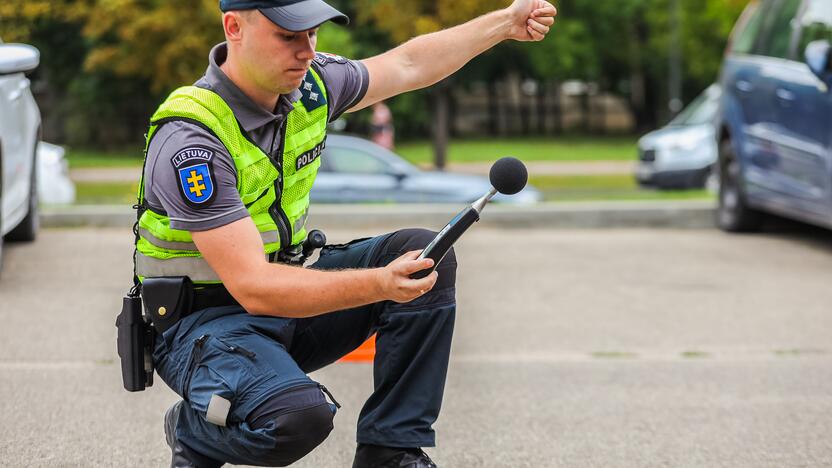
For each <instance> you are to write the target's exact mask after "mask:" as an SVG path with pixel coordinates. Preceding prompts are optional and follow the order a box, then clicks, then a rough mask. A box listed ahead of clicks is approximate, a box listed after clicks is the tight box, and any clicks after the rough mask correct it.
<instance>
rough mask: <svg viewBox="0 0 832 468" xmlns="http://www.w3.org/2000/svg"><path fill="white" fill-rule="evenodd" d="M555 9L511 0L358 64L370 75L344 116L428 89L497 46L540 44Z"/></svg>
mask: <svg viewBox="0 0 832 468" xmlns="http://www.w3.org/2000/svg"><path fill="white" fill-rule="evenodd" d="M555 15H557V10H556V9H555V7H554V6H553V5H552V4H551V3H549V2H547V1H544V0H515V2H514V3H513V4H512V5H511V6H510V7H508V8H506V9H503V10H498V11H494V12H491V13H488V14H486V15H483V16H480V17H479V18H476V19H474V20H472V21H469V22H467V23H465V24H462V25H459V26H456V27H453V28H450V29H445V30H443V31H439V32H435V33H432V34H425V35H423V36H419V37H417V38H415V39H411V40H410V41H408V42H406V43H404V44H402V45H400V46H399V47H396V48H395V49H392V50H390V51H388V52H385V53H383V54H381V55H377V56H375V57H372V58H369V59H366V60H363V61H362V62H363V63H364V65H365V66H366V67H367V70H368V72H369V76H370V84H369V88H368V89H367V94H366V95H365V96H364V99H362V100H361V101H360V102H359V103H358V104H356V105H355V106H354V107H353V108H352V109H350V112H354V111H357V110H360V109H363V108H365V107H368V106H370V105H372V104H375V103H376V102H379V101H383V100H385V99H387V98H389V97H392V96H396V95H398V94H401V93H405V92H407V91H413V90H415V89H421V88H425V87H428V86H430V85H433V84H435V83H437V82H439V81H441V80H443V79H445V78H446V77H448V76H450V75H451V74H452V73H454V72H456V71H457V70H459V69H460V68H462V67H463V65H465V64H466V63H468V62H469V61H470V60H471V59H473V58H474V57H476V56H477V55H479V54H481V53H483V52H485V51H486V50H488V49H490V48H492V47H494V46H495V45H497V44H498V43H500V42H502V41H504V40H507V39H514V40H517V41H540V40H543V38H544V37H546V35H547V34H548V33H549V28H550V27H551V26H552V25H553V24H554V22H555Z"/></svg>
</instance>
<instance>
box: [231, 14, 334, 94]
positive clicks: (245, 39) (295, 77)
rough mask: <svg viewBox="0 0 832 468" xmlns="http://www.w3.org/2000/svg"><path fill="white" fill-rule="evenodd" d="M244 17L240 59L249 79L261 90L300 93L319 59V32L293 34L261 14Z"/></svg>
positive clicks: (309, 31) (278, 92) (275, 92)
mask: <svg viewBox="0 0 832 468" xmlns="http://www.w3.org/2000/svg"><path fill="white" fill-rule="evenodd" d="M241 16H242V18H241V19H242V24H241V29H242V35H241V38H240V42H239V52H240V54H239V55H240V59H241V60H240V65H241V66H242V67H243V68H244V70H243V72H244V73H245V74H246V76H248V77H249V79H250V80H251V81H253V82H254V83H255V84H256V85H257V86H258V87H259V88H261V89H263V90H264V91H269V92H271V93H274V94H287V93H289V92H291V91H292V90H294V89H297V88H298V87H299V86H300V84H301V81H302V80H303V78H304V76H306V72H307V71H308V70H309V66H310V65H311V63H312V60H313V59H314V58H315V46H316V44H317V42H318V36H317V33H318V28H315V29H311V30H308V31H302V32H292V31H287V30H285V29H283V28H281V27H279V26H277V25H276V24H274V23H272V22H271V21H269V19H268V18H266V17H265V16H263V15H262V14H260V12H258V11H250V12H246V14H244V15H241Z"/></svg>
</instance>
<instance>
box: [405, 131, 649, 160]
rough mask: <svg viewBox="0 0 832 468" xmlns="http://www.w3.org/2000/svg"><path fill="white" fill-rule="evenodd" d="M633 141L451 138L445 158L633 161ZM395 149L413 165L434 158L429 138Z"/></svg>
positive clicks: (608, 138) (621, 138) (566, 137)
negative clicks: (512, 157)
mask: <svg viewBox="0 0 832 468" xmlns="http://www.w3.org/2000/svg"><path fill="white" fill-rule="evenodd" d="M636 141H637V138H636V137H634V136H627V137H611V136H610V137H590V136H564V137H556V138H512V139H506V138H501V139H479V140H454V141H452V142H451V143H450V145H449V148H448V160H449V161H450V162H455V163H465V162H486V161H494V160H496V159H499V158H501V157H503V156H515V157H518V158H520V159H522V160H523V161H632V160H634V159H635V158H636V155H637V154H638V151H637V149H636ZM396 152H397V153H398V154H400V155H402V156H404V157H405V158H406V159H407V160H409V161H411V162H413V163H416V164H424V163H430V162H432V161H433V147H432V146H431V143H430V141H419V142H410V143H402V144H400V145H398V146H397V147H396Z"/></svg>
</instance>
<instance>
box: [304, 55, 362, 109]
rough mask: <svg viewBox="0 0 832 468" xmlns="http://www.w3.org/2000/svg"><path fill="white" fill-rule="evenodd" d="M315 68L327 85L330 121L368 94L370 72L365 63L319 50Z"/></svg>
mask: <svg viewBox="0 0 832 468" xmlns="http://www.w3.org/2000/svg"><path fill="white" fill-rule="evenodd" d="M315 68H316V69H317V70H318V72H319V73H320V75H321V78H322V79H323V81H324V84H325V85H326V91H327V99H328V100H329V121H330V122H332V121H334V120H338V118H339V117H341V114H343V113H344V112H346V111H347V110H349V109H350V108H351V107H353V106H355V105H356V104H358V102H359V101H361V100H362V99H363V98H364V96H365V95H366V94H367V87H368V86H369V85H370V74H369V72H368V71H367V67H366V66H364V64H363V63H361V62H359V61H357V60H349V59H346V58H344V57H341V56H340V55H332V54H326V53H322V52H318V53H317V54H316V55H315Z"/></svg>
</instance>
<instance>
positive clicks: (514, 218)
mask: <svg viewBox="0 0 832 468" xmlns="http://www.w3.org/2000/svg"><path fill="white" fill-rule="evenodd" d="M463 207H464V205H462V204H431V205H416V204H402V205H380V204H379V205H348V204H344V205H318V204H315V205H313V206H312V208H311V209H310V218H309V226H311V227H314V228H317V229H325V230H331V229H346V228H355V229H361V228H370V227H373V228H378V229H395V228H402V227H412V226H423V227H426V228H431V229H437V230H438V229H441V228H442V226H444V225H445V223H447V222H448V221H449V220H450V219H451V218H452V217H453V216H454V215H455V214H457V213H458V212H459V211H460V210H461V209H462V208H463ZM135 220H136V213H135V211H133V210H132V209H130V206H128V205H75V206H66V207H50V208H46V209H44V210H42V211H41V222H42V224H43V225H44V226H47V227H73V226H99V227H105V226H106V227H127V226H131V225H132V224H133V223H134V222H135ZM478 226H492V227H502V228H514V229H517V228H520V229H532V228H534V229H537V228H554V227H556V228H572V229H574V228H580V229H590V228H595V229H610V228H621V227H652V228H679V229H681V228H686V229H707V228H712V227H713V226H714V202H712V201H690V200H689V201H681V200H680V201H636V202H628V201H618V202H563V203H560V202H559V203H540V204H536V205H529V206H515V205H499V204H495V205H489V206H488V207H487V208H486V209H485V210H484V211H483V213H482V217H481V218H480V222H479V223H478Z"/></svg>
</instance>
